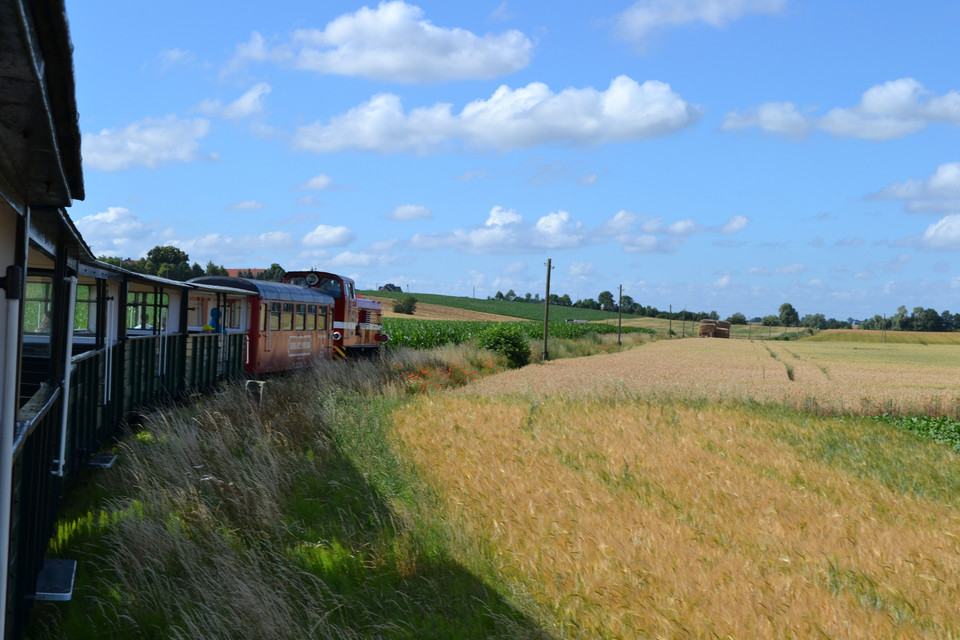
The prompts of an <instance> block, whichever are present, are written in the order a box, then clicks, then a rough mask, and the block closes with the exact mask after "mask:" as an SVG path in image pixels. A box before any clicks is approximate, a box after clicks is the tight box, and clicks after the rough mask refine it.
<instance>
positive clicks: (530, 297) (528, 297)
mask: <svg viewBox="0 0 960 640" xmlns="http://www.w3.org/2000/svg"><path fill="white" fill-rule="evenodd" d="M532 300H533V294H532V293H530V292H529V291H527V293H526V294H525V295H524V296H523V301H524V302H530V301H532Z"/></svg>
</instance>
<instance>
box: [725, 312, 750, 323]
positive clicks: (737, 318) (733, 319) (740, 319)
mask: <svg viewBox="0 0 960 640" xmlns="http://www.w3.org/2000/svg"><path fill="white" fill-rule="evenodd" d="M727 322H729V323H730V324H747V316H745V315H743V314H742V313H740V312H739V311H737V312H736V313H734V314H732V315H731V316H730V317H729V318H727Z"/></svg>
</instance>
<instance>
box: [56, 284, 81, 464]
mask: <svg viewBox="0 0 960 640" xmlns="http://www.w3.org/2000/svg"><path fill="white" fill-rule="evenodd" d="M66 280H67V283H68V284H69V286H70V293H69V294H68V296H67V323H68V324H67V348H66V354H65V356H64V365H63V366H64V369H63V412H62V413H61V414H60V459H59V460H57V475H58V476H60V477H63V465H64V463H65V462H66V460H65V458H66V457H67V418H68V417H69V416H70V376H71V374H72V372H71V369H72V368H73V367H72V364H73V363H72V362H71V361H72V360H73V318H74V315H75V314H76V311H77V276H70V277H69V278H67V279H66Z"/></svg>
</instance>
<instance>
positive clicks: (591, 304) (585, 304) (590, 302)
mask: <svg viewBox="0 0 960 640" xmlns="http://www.w3.org/2000/svg"><path fill="white" fill-rule="evenodd" d="M573 306H575V307H579V308H581V309H599V308H600V303H599V302H597V301H596V300H594V299H593V298H586V299H584V300H577V303H576V304H575V305H573Z"/></svg>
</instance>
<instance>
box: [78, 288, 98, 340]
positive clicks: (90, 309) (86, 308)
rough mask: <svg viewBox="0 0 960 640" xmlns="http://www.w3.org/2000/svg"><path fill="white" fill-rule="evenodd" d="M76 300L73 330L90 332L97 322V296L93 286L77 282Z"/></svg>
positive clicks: (94, 328)
mask: <svg viewBox="0 0 960 640" xmlns="http://www.w3.org/2000/svg"><path fill="white" fill-rule="evenodd" d="M76 300H77V304H76V308H75V309H74V312H73V330H74V332H78V333H88V334H92V333H93V332H94V331H95V330H96V323H97V296H96V291H95V289H94V287H91V286H90V285H88V284H78V285H77V298H76Z"/></svg>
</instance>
